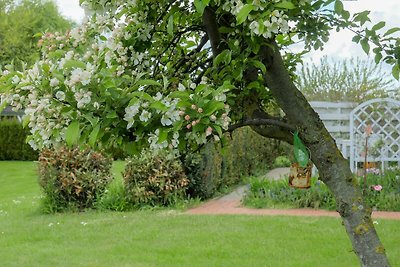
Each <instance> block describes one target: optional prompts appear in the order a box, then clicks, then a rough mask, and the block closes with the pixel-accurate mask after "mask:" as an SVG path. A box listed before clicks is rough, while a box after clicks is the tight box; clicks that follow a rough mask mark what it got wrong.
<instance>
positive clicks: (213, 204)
mask: <svg viewBox="0 0 400 267" xmlns="http://www.w3.org/2000/svg"><path fill="white" fill-rule="evenodd" d="M287 172H288V169H287V168H286V169H285V168H280V169H279V170H276V169H275V170H272V171H271V172H269V173H267V175H266V176H267V177H270V178H272V179H279V177H282V176H284V175H285V174H286V173H287ZM245 192H246V186H241V187H239V188H237V189H236V190H235V191H234V192H232V193H230V194H228V195H226V196H224V197H221V198H218V199H213V200H210V201H208V202H206V203H204V204H202V205H200V206H198V207H195V208H193V209H190V210H188V211H187V212H186V213H187V214H214V215H215V214H247V215H286V216H328V217H340V216H339V213H337V212H336V211H326V210H315V209H252V208H246V207H243V206H242V204H241V202H240V200H241V198H242V197H243V195H244V194H245ZM372 218H374V219H378V218H380V219H392V220H400V212H388V211H376V212H373V213H372Z"/></svg>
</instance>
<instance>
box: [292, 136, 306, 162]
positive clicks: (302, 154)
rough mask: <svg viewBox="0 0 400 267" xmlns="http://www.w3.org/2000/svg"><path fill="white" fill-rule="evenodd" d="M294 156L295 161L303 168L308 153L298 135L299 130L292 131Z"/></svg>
mask: <svg viewBox="0 0 400 267" xmlns="http://www.w3.org/2000/svg"><path fill="white" fill-rule="evenodd" d="M293 145H294V158H295V159H296V162H297V163H299V166H300V167H302V168H305V167H306V166H307V164H308V160H309V155H308V151H307V148H306V146H305V145H304V144H303V142H302V141H301V139H300V137H299V132H297V131H296V132H295V133H294V140H293Z"/></svg>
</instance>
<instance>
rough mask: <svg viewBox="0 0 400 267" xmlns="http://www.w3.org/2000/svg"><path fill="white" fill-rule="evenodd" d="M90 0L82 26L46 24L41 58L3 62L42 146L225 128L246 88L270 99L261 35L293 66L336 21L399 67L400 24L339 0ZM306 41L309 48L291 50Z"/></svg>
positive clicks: (195, 136)
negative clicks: (390, 25)
mask: <svg viewBox="0 0 400 267" xmlns="http://www.w3.org/2000/svg"><path fill="white" fill-rule="evenodd" d="M331 3H334V6H335V8H334V10H332V9H331V8H328V7H327V6H328V5H330V4H331ZM81 4H82V6H83V7H85V8H86V9H87V13H88V14H89V16H88V17H87V19H86V21H85V22H84V23H83V24H82V25H81V26H79V27H77V28H75V29H73V30H72V31H70V32H67V33H66V34H60V33H47V34H46V35H44V36H43V37H42V39H41V40H40V43H41V45H42V57H41V60H39V61H38V62H36V64H35V65H34V66H33V67H32V68H30V69H28V70H26V71H23V72H16V71H14V70H12V69H7V70H5V71H4V72H3V77H2V78H1V88H2V91H3V92H5V93H7V95H8V97H7V101H8V102H9V103H11V104H12V105H13V106H15V107H16V108H22V107H24V108H25V113H26V116H25V120H24V121H25V124H26V125H28V126H29V127H30V129H31V133H32V136H31V137H30V139H29V143H30V144H31V145H32V146H33V147H38V148H42V147H48V146H53V145H57V144H58V143H62V142H67V143H68V144H70V145H73V144H77V143H78V144H79V143H89V144H90V145H91V146H93V147H110V146H120V147H124V148H125V149H126V150H127V151H128V152H131V153H135V151H137V150H140V149H141V148H142V147H145V146H150V147H151V148H153V149H158V148H167V147H169V148H170V149H181V150H183V149H186V148H187V147H196V146H197V145H199V144H202V143H205V142H206V140H207V138H212V137H213V138H215V139H217V140H219V139H220V138H221V137H222V134H223V132H224V131H225V130H227V129H228V127H229V124H230V123H232V122H237V121H240V120H243V119H244V116H245V112H244V111H245V103H244V102H245V101H244V100H245V99H246V97H247V96H249V95H250V94H253V93H254V92H257V96H258V98H259V100H260V101H261V102H263V103H264V105H267V104H268V103H269V102H270V101H272V97H271V95H270V93H269V90H268V88H266V87H265V85H264V81H263V74H264V73H265V72H266V71H267V67H266V66H265V65H264V64H263V63H262V62H261V61H260V53H261V52H262V49H263V47H266V46H272V44H273V43H274V42H276V43H277V44H278V46H279V49H280V50H281V53H282V54H283V56H284V59H285V60H286V66H287V68H288V71H289V72H293V70H294V68H295V66H296V64H297V63H298V62H301V57H302V56H303V55H304V54H306V53H308V52H310V51H311V50H313V49H321V48H322V47H323V45H324V43H325V42H326V41H327V40H328V39H329V30H331V29H334V28H337V29H338V30H341V29H344V28H348V29H350V30H352V31H353V32H354V33H355V37H354V39H353V40H354V41H355V42H358V43H360V44H361V45H362V47H363V48H364V50H365V52H371V51H370V50H372V52H373V53H375V55H376V56H375V59H376V61H377V62H379V61H385V62H386V63H389V64H391V65H392V66H393V75H394V76H395V77H397V78H398V76H399V59H400V49H399V39H397V38H394V37H392V36H393V34H394V33H395V32H396V31H398V30H399V28H394V29H390V30H387V31H384V32H382V29H383V28H382V27H383V26H384V25H383V24H382V23H378V24H375V25H374V26H373V27H370V28H367V27H365V25H366V24H365V23H366V22H367V21H369V18H368V14H369V13H368V12H361V13H356V14H350V13H349V12H347V11H346V10H344V9H343V4H342V2H341V1H333V0H330V1H322V0H319V1H311V0H274V1H269V0H268V1H266V0H247V1H240V0H227V1H224V0H203V1H201V0H195V1H189V0H180V1H177V0H157V1H154V0H141V1H136V0H128V1H122V0H112V1H110V0H100V1H94V0H93V1H81ZM299 41H301V42H302V43H303V48H304V49H303V51H302V52H300V53H297V54H294V53H292V52H290V51H289V49H288V48H289V47H290V46H291V45H292V44H294V43H295V42H299ZM249 70H257V71H256V72H254V71H252V72H250V71H249ZM251 73H252V74H251ZM254 73H255V75H254ZM250 74H251V75H250ZM250 76H251V77H250ZM232 107H233V108H232Z"/></svg>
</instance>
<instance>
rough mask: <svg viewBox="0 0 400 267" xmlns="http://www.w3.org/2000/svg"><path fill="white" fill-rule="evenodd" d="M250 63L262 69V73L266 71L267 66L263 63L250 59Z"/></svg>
mask: <svg viewBox="0 0 400 267" xmlns="http://www.w3.org/2000/svg"><path fill="white" fill-rule="evenodd" d="M250 63H251V64H253V65H254V67H256V68H258V69H260V70H261V71H262V73H264V74H265V73H266V72H267V68H266V67H265V65H264V64H263V63H262V62H261V61H259V60H251V61H250Z"/></svg>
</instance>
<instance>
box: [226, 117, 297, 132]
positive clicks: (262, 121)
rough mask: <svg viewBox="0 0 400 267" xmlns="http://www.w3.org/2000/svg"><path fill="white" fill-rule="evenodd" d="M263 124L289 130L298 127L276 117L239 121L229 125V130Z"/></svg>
mask: <svg viewBox="0 0 400 267" xmlns="http://www.w3.org/2000/svg"><path fill="white" fill-rule="evenodd" d="M261 125H269V126H278V127H279V128H284V129H286V130H289V131H293V132H294V131H295V130H296V128H295V127H294V126H292V125H290V124H288V123H286V122H283V121H279V120H274V119H249V120H246V121H243V122H239V123H236V124H232V125H231V126H229V129H228V132H232V131H234V130H236V129H238V128H240V127H243V126H261Z"/></svg>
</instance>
